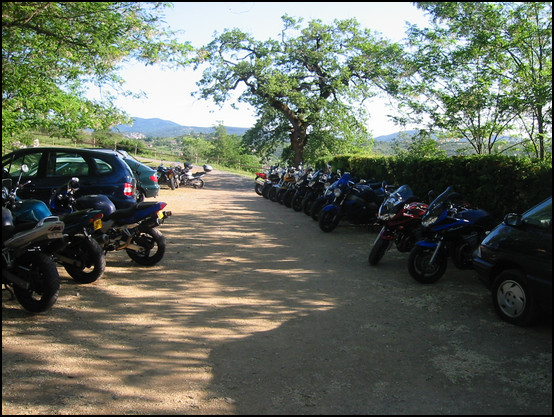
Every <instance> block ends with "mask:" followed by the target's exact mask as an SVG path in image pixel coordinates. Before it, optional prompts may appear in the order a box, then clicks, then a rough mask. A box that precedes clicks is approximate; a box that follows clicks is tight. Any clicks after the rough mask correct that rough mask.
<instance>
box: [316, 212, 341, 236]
mask: <svg viewBox="0 0 554 417" xmlns="http://www.w3.org/2000/svg"><path fill="white" fill-rule="evenodd" d="M339 221H340V215H339V214H338V212H337V211H320V212H319V215H318V222H319V228H320V229H321V230H323V231H324V232H327V233H329V232H332V231H333V230H335V229H336V228H337V226H338V225H339Z"/></svg>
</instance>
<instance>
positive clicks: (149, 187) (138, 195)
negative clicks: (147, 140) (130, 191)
mask: <svg viewBox="0 0 554 417" xmlns="http://www.w3.org/2000/svg"><path fill="white" fill-rule="evenodd" d="M117 152H118V153H120V154H121V156H122V157H123V160H124V161H125V163H127V165H129V168H131V171H133V174H134V176H135V178H136V180H137V187H136V190H135V199H136V200H137V202H139V203H140V202H141V201H143V200H144V199H145V198H151V197H157V196H158V192H159V191H160V185H159V184H158V176H157V175H156V170H155V169H154V168H152V167H149V166H148V165H145V164H143V163H142V162H140V161H137V160H136V159H135V158H133V157H132V156H131V155H129V154H128V153H127V152H126V151H123V150H118V151H117Z"/></svg>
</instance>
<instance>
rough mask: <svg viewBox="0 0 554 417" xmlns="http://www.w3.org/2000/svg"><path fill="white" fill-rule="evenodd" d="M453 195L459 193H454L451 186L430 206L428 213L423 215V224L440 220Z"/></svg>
mask: <svg viewBox="0 0 554 417" xmlns="http://www.w3.org/2000/svg"><path fill="white" fill-rule="evenodd" d="M453 194H458V193H456V191H454V190H453V189H452V187H450V186H449V187H447V188H446V190H444V191H443V192H442V194H440V195H439V196H438V197H437V198H435V199H434V200H433V201H432V202H431V204H429V207H428V208H427V211H426V212H425V214H424V215H423V217H422V219H421V221H422V223H424V222H426V221H427V220H428V219H432V218H438V217H439V216H440V215H441V213H442V212H443V211H444V209H445V207H446V204H447V203H448V202H449V201H450V199H451V198H450V196H452V195H453Z"/></svg>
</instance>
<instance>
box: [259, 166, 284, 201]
mask: <svg viewBox="0 0 554 417" xmlns="http://www.w3.org/2000/svg"><path fill="white" fill-rule="evenodd" d="M278 167H279V165H273V166H272V167H270V168H269V170H267V171H264V172H256V178H255V179H254V191H255V192H256V194H258V195H263V192H262V191H263V189H264V186H265V184H266V183H267V182H268V181H271V178H270V177H271V175H272V174H273V173H274V172H275V171H276V169H277V168H278Z"/></svg>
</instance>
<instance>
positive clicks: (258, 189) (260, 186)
mask: <svg viewBox="0 0 554 417" xmlns="http://www.w3.org/2000/svg"><path fill="white" fill-rule="evenodd" d="M263 188H264V186H263V184H258V183H255V184H254V191H256V194H258V195H262V189H263Z"/></svg>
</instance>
